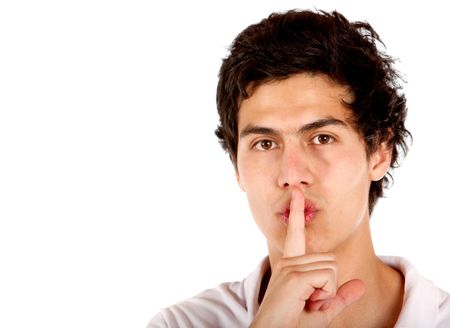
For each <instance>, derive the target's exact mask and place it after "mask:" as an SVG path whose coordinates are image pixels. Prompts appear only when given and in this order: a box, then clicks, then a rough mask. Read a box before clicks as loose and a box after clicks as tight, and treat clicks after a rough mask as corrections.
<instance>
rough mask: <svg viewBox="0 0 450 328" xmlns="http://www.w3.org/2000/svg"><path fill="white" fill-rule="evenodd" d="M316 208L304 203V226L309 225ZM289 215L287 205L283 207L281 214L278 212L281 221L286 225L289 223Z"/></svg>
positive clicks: (309, 203) (307, 202)
mask: <svg viewBox="0 0 450 328" xmlns="http://www.w3.org/2000/svg"><path fill="white" fill-rule="evenodd" d="M317 211H318V210H317V208H316V207H315V205H314V204H313V203H311V202H309V201H306V203H305V210H304V212H303V214H304V216H305V225H306V224H309V223H310V222H311V221H312V220H313V219H314V218H315V216H316V213H317ZM290 213H291V210H290V208H289V205H287V206H285V207H284V210H282V211H281V212H279V215H280V216H281V218H282V219H283V221H284V222H285V223H286V224H287V223H289V215H290Z"/></svg>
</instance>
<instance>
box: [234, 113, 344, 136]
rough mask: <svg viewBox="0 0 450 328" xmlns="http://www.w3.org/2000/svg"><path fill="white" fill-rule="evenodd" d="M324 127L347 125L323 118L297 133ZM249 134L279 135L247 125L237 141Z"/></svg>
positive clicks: (260, 127) (275, 132) (270, 129)
mask: <svg viewBox="0 0 450 328" xmlns="http://www.w3.org/2000/svg"><path fill="white" fill-rule="evenodd" d="M325 126H341V127H348V124H347V123H345V122H344V121H341V120H338V119H336V118H332V117H330V118H323V119H320V120H316V121H313V122H311V123H307V124H305V125H303V126H302V127H300V129H298V133H300V134H304V133H307V132H310V131H313V130H317V129H320V128H323V127H325ZM251 134H263V135H270V136H275V135H280V134H281V133H280V132H279V131H278V130H276V129H273V128H267V127H263V126H257V125H248V126H246V127H245V128H244V129H243V130H242V131H241V133H240V134H239V139H243V138H245V137H247V136H248V135H251Z"/></svg>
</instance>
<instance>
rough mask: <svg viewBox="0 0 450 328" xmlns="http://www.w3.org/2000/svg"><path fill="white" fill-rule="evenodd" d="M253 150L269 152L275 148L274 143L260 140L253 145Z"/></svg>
mask: <svg viewBox="0 0 450 328" xmlns="http://www.w3.org/2000/svg"><path fill="white" fill-rule="evenodd" d="M254 147H255V149H257V150H261V151H265V150H271V149H274V148H275V147H276V143H275V142H273V141H272V140H268V139H264V140H260V141H258V142H257V143H255V145H254Z"/></svg>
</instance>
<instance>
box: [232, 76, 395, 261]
mask: <svg viewBox="0 0 450 328" xmlns="http://www.w3.org/2000/svg"><path fill="white" fill-rule="evenodd" d="M342 100H346V101H351V95H350V94H349V92H348V90H347V89H346V88H345V87H342V86H340V85H338V84H336V83H334V82H332V81H331V80H329V79H328V78H327V77H326V76H324V75H309V74H298V75H294V76H292V77H290V78H288V79H286V80H282V81H276V82H269V83H266V84H263V85H261V86H259V87H257V88H256V89H255V90H254V92H253V93H252V95H251V96H250V97H249V98H248V99H246V100H244V101H243V102H242V104H241V106H240V109H239V114H238V138H239V142H238V152H237V177H238V181H239V185H240V186H241V188H242V189H243V190H244V191H245V192H246V193H247V197H248V201H249V204H250V208H251V211H252V213H253V216H254V218H255V220H256V223H257V225H258V226H259V228H260V229H261V230H262V232H263V233H264V235H265V237H266V239H267V242H268V245H269V253H270V254H271V255H272V256H277V257H279V256H281V255H282V253H283V246H284V240H285V235H286V228H287V224H288V217H289V211H290V208H289V205H290V201H291V190H292V189H291V188H292V187H294V186H296V187H299V188H300V189H301V190H302V191H303V193H304V196H305V224H306V225H305V231H306V232H305V234H306V251H307V253H313V252H314V253H315V252H327V251H333V250H335V249H337V248H338V246H340V245H343V244H344V243H345V242H346V241H347V240H349V238H350V237H351V236H352V235H354V234H355V233H356V232H357V231H358V230H360V229H361V227H362V226H363V225H362V223H363V222H364V221H365V220H368V218H369V210H368V194H369V188H370V183H371V181H372V180H379V179H381V178H382V177H383V175H384V174H385V172H386V170H387V169H388V167H389V162H390V153H389V152H388V151H386V150H385V149H384V148H383V147H380V150H378V151H377V152H375V153H374V154H373V155H372V156H371V157H370V159H368V157H367V154H366V151H365V144H364V141H363V139H362V138H361V137H360V136H359V134H358V133H357V132H356V131H355V129H354V128H353V127H352V126H351V124H350V115H351V112H350V111H349V110H348V109H347V108H346V107H345V106H344V105H343V104H342ZM366 223H367V222H366Z"/></svg>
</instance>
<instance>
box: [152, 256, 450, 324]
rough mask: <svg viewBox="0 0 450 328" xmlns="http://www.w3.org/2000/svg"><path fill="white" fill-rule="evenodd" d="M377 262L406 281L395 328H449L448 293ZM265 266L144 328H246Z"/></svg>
mask: <svg viewBox="0 0 450 328" xmlns="http://www.w3.org/2000/svg"><path fill="white" fill-rule="evenodd" d="M380 259H381V260H382V261H383V262H384V263H386V264H387V265H389V266H391V267H393V268H396V269H397V270H398V271H400V272H402V273H403V276H404V277H405V295H404V299H403V307H402V311H401V313H400V316H399V318H398V321H397V323H396V325H395V327H397V328H416V327H417V328H432V327H438V328H444V327H445V328H449V327H450V296H449V294H448V293H446V292H445V291H443V290H441V289H439V288H437V287H436V286H435V285H434V284H433V283H432V282H431V281H429V280H427V279H425V278H424V277H422V276H421V275H420V274H419V273H418V272H417V270H416V269H415V268H414V267H413V266H412V265H411V263H409V262H408V261H407V260H405V259H403V258H400V257H393V256H389V257H388V256H385V257H380ZM268 266H269V260H268V257H266V258H265V259H264V260H263V261H262V262H261V263H260V264H259V265H258V268H257V269H256V270H255V271H254V272H253V273H251V274H250V275H249V276H248V277H247V278H246V279H244V280H243V281H241V282H231V283H223V284H221V285H220V286H218V287H216V288H214V289H208V290H205V291H204V292H202V293H200V294H198V295H197V296H195V297H192V298H190V299H187V300H185V301H183V302H180V303H178V304H175V305H172V306H170V307H168V308H165V309H163V310H162V311H161V312H159V313H158V314H157V315H156V316H155V317H154V318H153V319H152V320H151V321H150V323H149V324H148V326H147V328H161V327H170V328H174V327H181V328H191V327H192V328H207V327H208V328H211V327H226V328H234V327H248V326H249V324H250V323H251V322H252V320H253V318H254V317H255V315H256V312H257V311H258V306H259V305H258V294H259V288H260V286H261V279H262V278H263V275H264V273H265V272H266V270H267V269H268Z"/></svg>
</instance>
